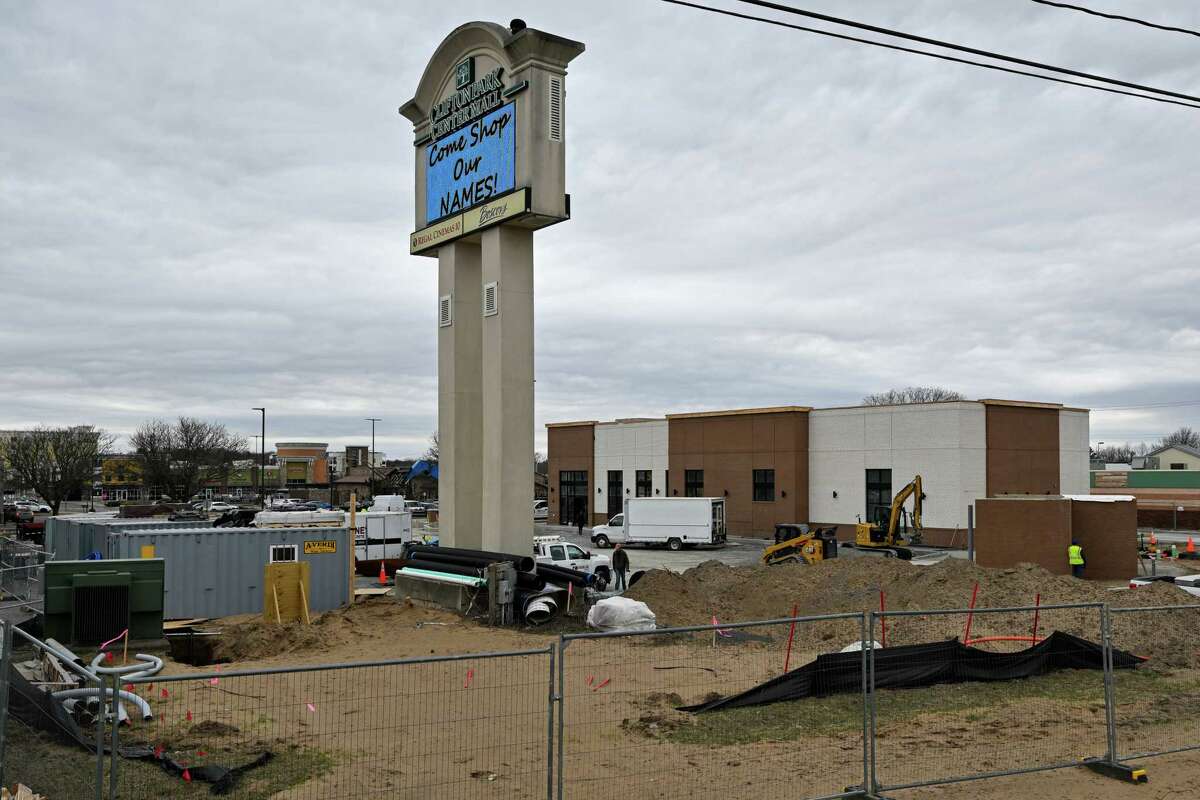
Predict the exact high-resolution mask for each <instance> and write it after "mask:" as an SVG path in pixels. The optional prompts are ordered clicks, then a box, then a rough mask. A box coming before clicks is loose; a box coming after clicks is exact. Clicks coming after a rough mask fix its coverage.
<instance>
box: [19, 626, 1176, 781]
mask: <svg viewBox="0 0 1200 800" xmlns="http://www.w3.org/2000/svg"><path fill="white" fill-rule="evenodd" d="M1197 623H1200V604H1198V605H1194V606H1169V607H1162V608H1157V607H1155V608H1136V609H1134V608H1130V609H1109V608H1108V607H1106V606H1102V605H1098V604H1074V605H1046V606H1043V605H1040V603H1037V604H1035V605H1032V606H1028V607H1021V608H1007V609H979V608H974V609H955V610H934V611H877V612H869V613H853V614H834V615H826V616H815V617H789V618H784V619H775V620H764V621H757V622H740V623H728V622H723V621H721V620H718V619H714V620H713V621H712V623H711V624H709V625H700V626H690V627H681V628H669V629H657V630H650V631H622V632H613V633H576V634H568V635H563V636H560V637H559V639H558V640H557V641H556V642H553V643H550V644H548V645H547V646H546V647H543V648H532V649H527V650H519V651H511V652H499V653H478V654H467V655H453V656H433V655H431V656H429V657H422V658H412V659H398V660H390V661H373V662H357V663H348V664H319V665H306V666H294V667H293V666H289V667H286V668H277V669H255V670H234V669H225V668H220V667H211V668H206V669H205V670H203V671H199V670H192V671H188V672H186V673H184V674H172V675H163V674H161V673H160V674H155V675H141V676H136V677H128V676H126V677H122V676H121V675H119V674H108V673H106V674H101V673H103V672H104V669H103V668H101V667H98V666H97V665H96V663H93V665H91V667H87V666H81V665H75V664H68V665H67V666H66V667H64V669H69V670H70V671H72V672H74V673H75V674H77V675H80V676H81V677H82V678H83V680H82V683H83V685H84V686H85V687H86V688H85V689H84V690H82V691H81V692H80V693H79V694H80V695H81V696H80V700H79V702H80V703H82V705H79V706H76V707H75V708H74V709H73V710H71V711H70V713H69V714H68V715H67V716H68V717H69V718H70V719H71V720H74V721H73V722H64V719H66V718H65V717H62V716H61V715H59V716H58V717H57V718H56V719H53V720H52V719H51V717H54V716H55V713H57V712H54V711H53V709H52V708H51V706H50V705H48V704H43V705H39V704H38V702H36V701H37V698H38V696H39V693H40V691H41V690H40V689H39V688H37V687H34V688H30V686H31V685H30V684H29V682H28V681H24V679H23V678H21V676H20V674H19V673H20V670H16V669H14V668H13V667H14V665H16V664H23V663H24V662H28V661H36V660H38V659H42V658H44V657H45V656H46V655H47V654H49V653H52V652H54V651H55V646H54V645H52V644H48V643H46V642H40V641H38V640H37V639H34V638H33V637H31V636H29V635H28V634H25V633H24V632H22V631H20V630H19V629H17V628H15V626H12V625H3V624H0V637H2V638H0V642H2V643H3V651H2V654H0V655H2V657H0V676H3V677H2V678H0V680H2V681H3V682H4V683H5V685H4V686H3V687H0V785H10V786H12V785H15V784H17V783H24V784H25V785H27V786H29V787H30V788H32V789H33V790H34V791H36V792H39V793H41V794H43V795H45V796H47V797H54V798H57V797H71V798H81V799H92V798H94V800H100V798H105V797H107V798H109V800H117V799H118V798H122V799H125V798H127V799H128V800H149V798H159V797H175V796H185V795H186V796H190V795H191V794H193V793H203V794H208V793H209V792H210V790H211V791H212V792H213V793H215V794H220V795H222V796H227V797H232V798H259V797H268V796H273V795H275V794H277V793H286V796H287V797H290V798H301V799H303V798H313V800H316V799H317V798H320V800H327V799H328V798H347V800H349V798H359V797H396V798H412V799H413V800H417V798H420V799H421V800H425V799H426V798H430V799H432V800H439V799H441V798H445V799H446V800H450V798H493V797H499V796H503V797H506V798H520V799H528V800H578V799H581V798H588V799H589V800H590V798H593V797H596V796H598V795H599V796H604V795H607V794H609V793H612V794H616V795H619V796H623V797H630V798H633V797H655V798H666V799H667V800H670V799H671V798H679V799H680V800H684V799H686V800H706V799H711V800H729V798H733V797H747V796H753V797H761V798H765V799H766V800H770V799H771V798H785V797H786V798H806V799H807V800H818V799H828V798H843V797H844V798H849V797H862V798H875V797H878V796H881V795H884V794H885V793H890V792H893V791H899V790H901V789H905V788H915V787H920V786H934V785H939V784H947V783H954V782H960V781H970V780H977V779H985V778H990V777H996V776H1001V775H1016V774H1021V773H1027V772H1036V771H1043V770H1053V769H1059V768H1065V767H1077V766H1081V765H1083V766H1090V767H1093V768H1095V769H1097V771H1100V772H1104V773H1106V774H1109V775H1113V776H1116V777H1121V778H1123V779H1131V778H1136V777H1138V776H1139V775H1140V774H1141V773H1140V772H1139V771H1138V770H1135V769H1132V768H1131V767H1130V766H1129V765H1128V763H1129V761H1130V760H1132V759H1141V758H1146V757H1149V756H1156V755H1164V754H1168V753H1175V752H1180V751H1184V750H1194V749H1200V723H1198V722H1197V721H1196V718H1195V715H1194V714H1192V713H1191V709H1192V707H1193V706H1194V705H1195V700H1197V699H1200V678H1197V677H1196V673H1195V669H1196V663H1195V661H1196V658H1197V649H1196V646H1195V644H1194V631H1196V630H1197V629H1200V626H1198V625H1197ZM1164 631H1165V632H1166V633H1163V632H1164ZM873 643H874V644H873ZM885 643H886V646H884V645H885ZM864 645H865V646H864ZM115 650H116V654H117V657H116V659H115V660H116V661H118V662H119V661H120V660H121V651H120V649H119V648H117V649H115ZM839 651H841V652H839ZM1139 651H1141V652H1139ZM1151 651H1152V652H1153V653H1154V658H1151V659H1150V660H1148V661H1147V660H1144V659H1143V658H1142V656H1143V655H1144V654H1145V652H1151ZM131 657H132V656H131ZM99 663H100V664H101V665H103V664H107V663H110V662H107V661H101V662H99ZM117 669H119V666H118V667H117ZM92 670H94V672H93V671H92ZM173 671H174V670H173ZM22 681H24V682H22ZM64 682H65V681H64ZM93 690H94V692H95V697H94V698H93V697H92V694H91V693H92V691H93ZM102 690H103V691H104V692H105V696H106V697H107V696H108V694H109V693H112V692H116V693H118V694H121V696H123V697H124V698H125V699H126V703H125V705H126V711H127V716H128V717H129V719H128V721H127V722H126V723H125V724H122V725H116V724H114V723H115V722H116V720H115V719H114V717H113V715H112V714H101V715H99V718H97V716H96V714H95V713H89V708H90V709H91V711H92V712H94V711H95V709H96V708H97V701H98V700H99V697H100V693H101V691H102ZM122 693H123V694H122ZM10 701H11V702H10ZM110 710H111V709H110ZM48 722H50V723H52V724H49V725H48V724H47V723H48ZM56 725H57V726H60V727H58V728H57V729H56V728H55V726H56ZM64 735H67V738H65V739H64ZM72 736H73V737H74V741H73V742H72V741H70V737H72ZM183 784H194V786H192V787H191V788H184V787H183ZM210 784H211V785H210Z"/></svg>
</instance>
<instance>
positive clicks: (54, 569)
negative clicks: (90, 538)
mask: <svg viewBox="0 0 1200 800" xmlns="http://www.w3.org/2000/svg"><path fill="white" fill-rule="evenodd" d="M164 576H165V564H164V563H163V560H162V559H160V558H156V559H127V560H125V559H123V560H117V561H47V562H46V565H45V583H44V586H45V595H44V597H43V609H44V614H45V621H44V627H45V633H46V636H47V637H50V638H52V639H57V640H58V641H60V642H68V643H70V644H72V645H95V644H100V643H101V642H104V641H107V640H108V639H111V638H113V637H114V636H118V635H120V633H121V632H122V631H124V630H126V629H128V631H129V638H130V640H131V641H145V640H156V639H161V638H162V630H163V579H164Z"/></svg>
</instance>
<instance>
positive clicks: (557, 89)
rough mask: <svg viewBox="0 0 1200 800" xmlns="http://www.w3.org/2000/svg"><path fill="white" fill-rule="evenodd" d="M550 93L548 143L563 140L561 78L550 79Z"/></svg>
mask: <svg viewBox="0 0 1200 800" xmlns="http://www.w3.org/2000/svg"><path fill="white" fill-rule="evenodd" d="M549 91H550V103H549V107H550V141H552V142H561V141H562V140H563V84H562V78H551V79H550V83H549Z"/></svg>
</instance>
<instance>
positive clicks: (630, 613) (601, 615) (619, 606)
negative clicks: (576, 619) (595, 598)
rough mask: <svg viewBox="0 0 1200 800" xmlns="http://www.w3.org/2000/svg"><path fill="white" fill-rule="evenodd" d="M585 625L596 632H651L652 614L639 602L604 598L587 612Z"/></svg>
mask: <svg viewBox="0 0 1200 800" xmlns="http://www.w3.org/2000/svg"><path fill="white" fill-rule="evenodd" d="M587 623H588V625H589V626H590V627H593V628H595V629H596V630H598V631H652V630H654V628H655V624H654V612H653V611H651V610H650V606H648V605H646V604H645V603H643V602H642V601H640V600H631V599H629V598H628V597H606V598H604V599H603V600H601V601H600V602H598V603H596V605H594V606H592V608H591V610H589V611H588V615H587Z"/></svg>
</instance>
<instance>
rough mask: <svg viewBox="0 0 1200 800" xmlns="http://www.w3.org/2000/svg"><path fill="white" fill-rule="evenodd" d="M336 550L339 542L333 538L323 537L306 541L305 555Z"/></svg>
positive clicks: (334, 551)
mask: <svg viewBox="0 0 1200 800" xmlns="http://www.w3.org/2000/svg"><path fill="white" fill-rule="evenodd" d="M336 552H337V542H336V541H335V540H333V539H321V540H315V541H308V542H305V543H304V555H306V556H311V555H318V554H320V553H336Z"/></svg>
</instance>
